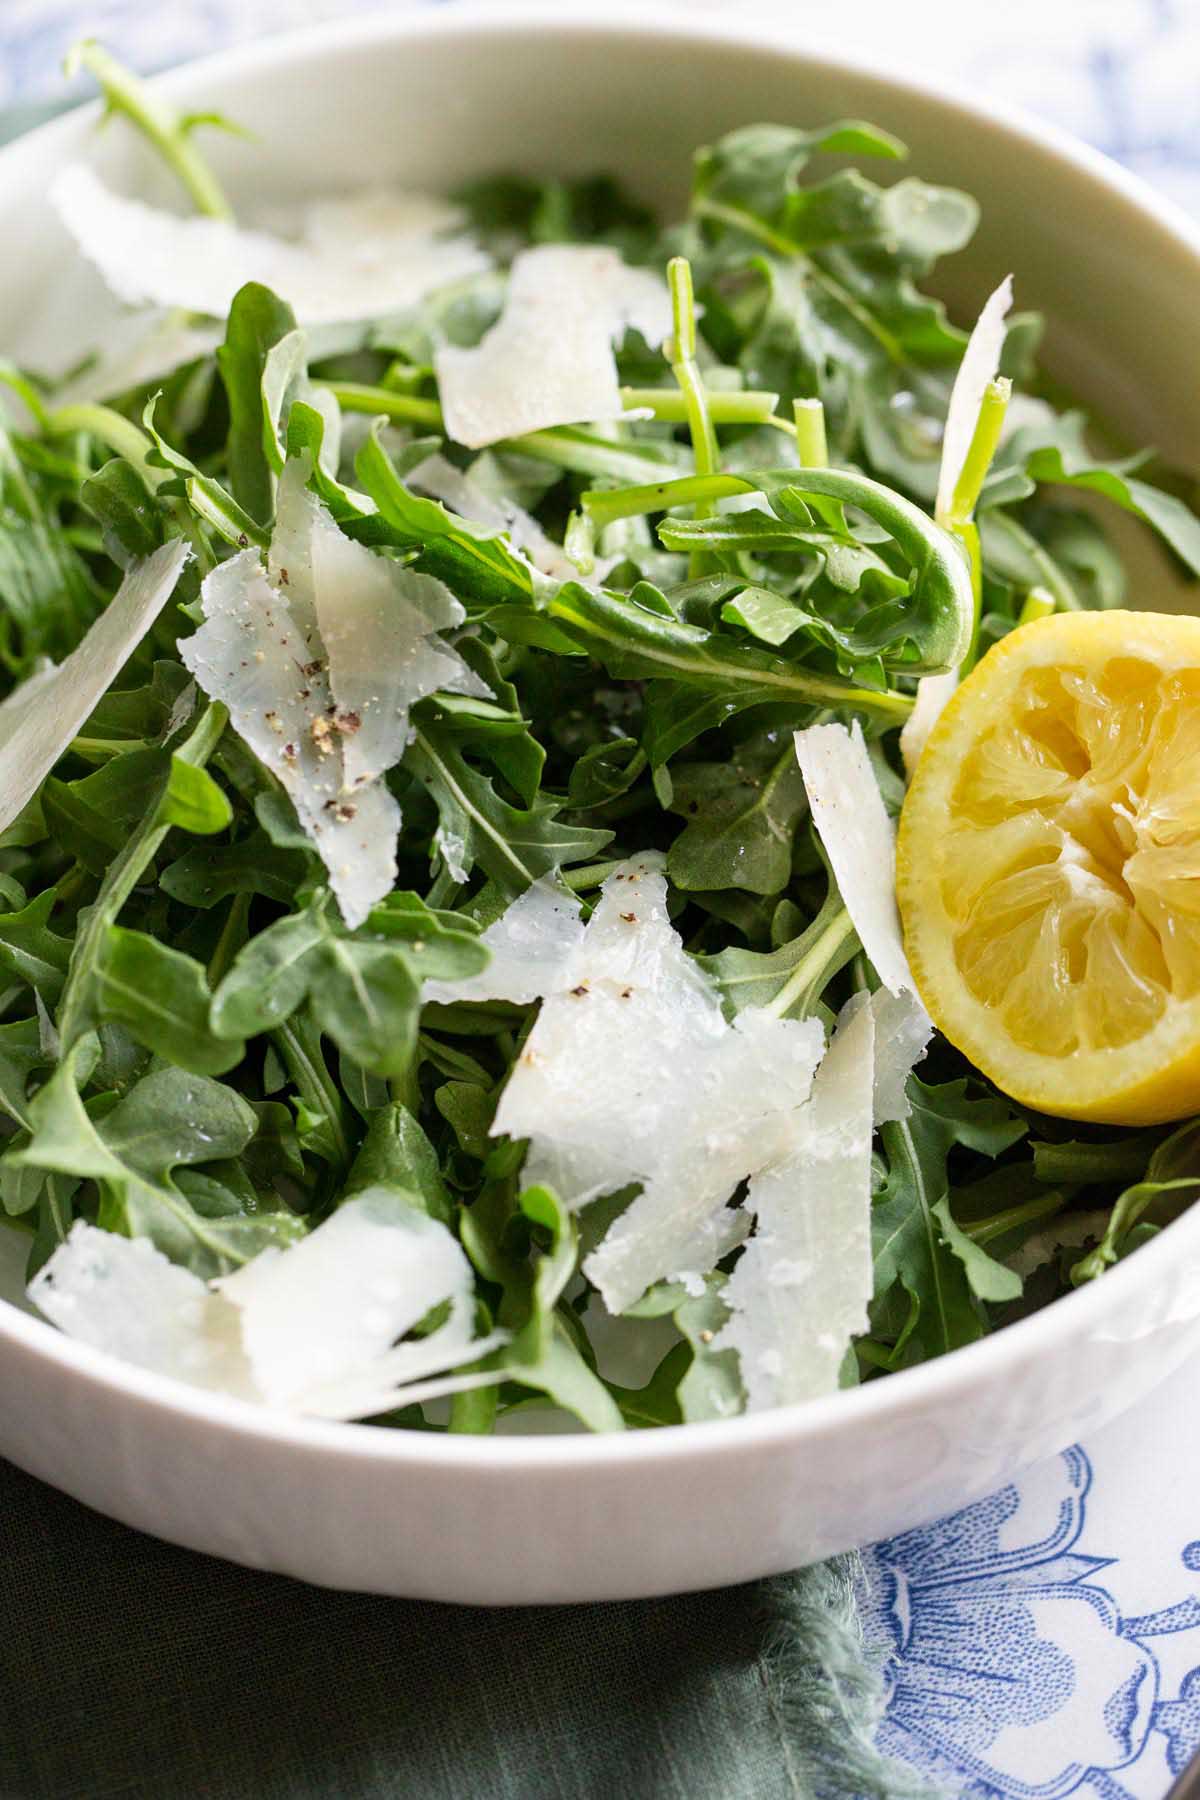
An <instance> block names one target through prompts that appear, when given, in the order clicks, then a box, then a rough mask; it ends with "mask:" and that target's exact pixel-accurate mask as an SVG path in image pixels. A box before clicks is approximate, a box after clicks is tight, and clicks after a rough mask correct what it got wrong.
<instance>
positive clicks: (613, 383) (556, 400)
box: [434, 244, 671, 449]
mask: <svg viewBox="0 0 1200 1800" xmlns="http://www.w3.org/2000/svg"><path fill="white" fill-rule="evenodd" d="M630 328H632V329H634V330H637V331H640V332H641V334H642V336H643V337H644V338H645V339H646V341H647V343H648V344H650V345H651V346H652V347H657V346H658V345H659V344H661V343H662V341H663V339H664V338H665V337H666V336H667V335H668V333H669V332H670V330H671V303H670V297H669V295H668V293H667V289H666V286H665V285H664V283H663V281H662V279H661V277H660V276H658V275H653V274H651V273H650V272H649V270H646V269H632V268H630V267H629V266H628V265H627V264H626V263H624V262H623V261H622V260H621V258H620V256H619V255H618V254H617V252H616V251H615V250H610V249H606V248H604V247H603V246H596V245H586V244H544V245H541V246H539V247H538V248H537V249H534V250H523V251H522V252H521V253H520V254H519V255H518V256H517V257H515V258H514V260H513V265H512V270H511V273H510V275H509V285H508V297H507V300H506V301H505V306H504V311H503V313H502V314H501V316H500V318H499V319H498V320H497V322H496V323H495V324H494V325H493V326H492V328H491V329H490V331H487V332H486V333H485V334H484V336H483V338H482V339H481V340H480V342H479V343H478V344H477V345H475V347H474V348H473V349H470V350H464V349H459V348H457V347H455V346H453V345H450V344H442V345H440V346H439V347H438V348H437V349H436V350H435V352H434V370H435V372H436V374H437V379H438V390H439V393H440V396H441V403H442V414H443V417H444V419H445V422H446V430H447V431H448V432H449V434H450V436H451V437H452V438H454V439H455V441H456V442H457V443H460V444H466V445H468V446H469V447H470V448H471V449H480V448H482V446H483V445H485V444H494V443H498V442H499V441H500V439H502V438H510V437H521V436H522V435H523V434H524V433H525V432H527V431H541V430H545V429H546V428H548V427H550V426H554V425H570V424H580V423H582V422H585V421H591V420H602V419H615V418H619V417H620V416H621V412H622V408H621V394H620V389H619V387H618V384H617V364H616V359H615V357H614V355H613V345H614V344H615V343H619V342H620V340H621V338H622V337H623V336H624V334H625V332H626V331H627V330H629V329H630Z"/></svg>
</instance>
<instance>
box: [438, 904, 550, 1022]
mask: <svg viewBox="0 0 1200 1800" xmlns="http://www.w3.org/2000/svg"><path fill="white" fill-rule="evenodd" d="M582 941H583V926H582V924H581V923H580V919H579V902H578V900H575V899H573V898H568V896H567V895H566V894H564V893H563V892H562V890H561V888H558V887H556V886H555V884H554V882H553V881H550V880H548V879H547V878H545V877H543V878H542V879H541V880H540V881H535V882H534V883H533V885H532V886H531V887H527V888H526V890H525V892H524V893H523V894H521V895H520V896H519V897H518V898H517V899H516V900H514V901H513V902H512V903H511V905H509V906H508V907H506V908H505V910H504V912H502V913H501V915H500V917H499V918H498V919H497V920H496V921H495V923H494V924H492V925H489V926H488V928H487V930H486V931H485V932H484V933H483V935H482V937H481V939H480V942H481V943H482V944H483V945H484V947H485V948H486V949H487V950H488V952H489V953H490V956H491V961H490V962H489V963H488V966H487V968H486V969H483V970H482V971H481V972H480V973H479V974H478V975H468V976H467V977H466V978H465V979H464V980H462V981H427V982H426V983H425V986H424V989H423V990H422V997H423V998H424V999H425V1000H427V1001H429V1000H434V1001H437V1002H438V1003H439V1004H441V1005H443V1006H448V1005H450V1004H451V1003H452V1002H454V1001H456V1000H511V1001H513V1002H514V1003H515V1004H516V1005H518V1006H527V1005H528V1004H529V1003H530V1001H533V1000H539V999H541V997H542V995H543V994H551V993H553V992H554V991H555V989H556V988H559V987H561V986H562V983H563V977H564V974H565V971H566V969H567V967H568V965H569V963H570V961H571V958H572V957H573V956H574V955H575V953H576V951H577V950H578V948H579V946H580V944H581V943H582Z"/></svg>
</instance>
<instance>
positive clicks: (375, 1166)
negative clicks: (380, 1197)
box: [342, 1102, 454, 1225]
mask: <svg viewBox="0 0 1200 1800" xmlns="http://www.w3.org/2000/svg"><path fill="white" fill-rule="evenodd" d="M373 1187H387V1188H398V1189H400V1190H402V1191H403V1192H404V1193H406V1194H408V1195H409V1196H410V1198H411V1199H412V1200H413V1201H414V1202H415V1203H419V1204H420V1205H421V1206H422V1207H423V1209H424V1210H425V1211H426V1212H427V1213H428V1214H429V1216H430V1217H431V1218H433V1219H440V1220H441V1222H442V1224H443V1225H449V1224H451V1223H452V1222H453V1218H454V1208H453V1205H452V1204H451V1200H450V1194H449V1191H448V1189H447V1187H446V1184H445V1182H444V1181H443V1180H442V1173H441V1170H440V1168H439V1167H438V1159H437V1155H436V1153H435V1151H434V1148H433V1145H432V1144H431V1143H430V1141H429V1139H428V1138H427V1137H426V1135H425V1133H424V1131H422V1129H421V1127H420V1125H419V1124H418V1122H417V1120H416V1119H415V1118H414V1117H413V1115H412V1113H410V1112H409V1110H408V1108H407V1107H406V1106H401V1105H400V1104H399V1102H395V1103H393V1104H392V1105H389V1106H381V1107H379V1108H378V1109H377V1110H376V1111H375V1112H373V1113H372V1114H371V1117H370V1119H369V1121H368V1124H367V1132H366V1136H365V1137H364V1138H363V1141H362V1143H361V1144H360V1145H359V1147H358V1153H357V1155H356V1156H355V1158H354V1161H353V1163H352V1164H351V1165H350V1173H349V1175H348V1176H347V1177H346V1185H345V1188H344V1189H343V1191H342V1198H343V1199H345V1200H348V1199H349V1198H350V1196H351V1195H352V1194H357V1193H360V1192H361V1191H362V1190H363V1189H364V1188H373Z"/></svg>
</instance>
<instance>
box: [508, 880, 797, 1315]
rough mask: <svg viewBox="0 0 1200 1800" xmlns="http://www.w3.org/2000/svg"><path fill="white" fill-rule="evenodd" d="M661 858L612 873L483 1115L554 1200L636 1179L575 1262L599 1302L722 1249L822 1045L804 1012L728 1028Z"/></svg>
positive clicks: (707, 1260)
mask: <svg viewBox="0 0 1200 1800" xmlns="http://www.w3.org/2000/svg"><path fill="white" fill-rule="evenodd" d="M662 867H663V864H662V858H661V857H660V856H657V855H653V854H648V855H646V856H642V857H639V858H636V859H634V860H632V861H630V862H627V863H625V864H623V865H622V867H621V868H620V869H618V870H617V871H615V873H614V874H612V875H610V876H609V878H608V880H607V881H606V882H605V883H604V887H603V889H602V890H601V897H600V900H599V901H598V903H597V906H596V909H595V911H594V913H593V915H592V918H591V921H590V922H589V924H588V926H587V929H586V931H585V932H584V934H583V938H582V941H581V943H580V944H579V946H578V948H577V950H576V951H575V953H574V954H573V955H572V956H571V957H570V958H569V959H568V960H567V962H566V964H565V965H564V968H563V972H562V975H561V977H560V986H559V987H558V988H557V989H556V990H555V991H554V992H552V993H550V994H548V995H547V997H546V999H545V1001H544V1003H543V1006H542V1010H541V1014H540V1015H539V1018H538V1022H537V1024H536V1025H535V1026H534V1029H533V1031H532V1032H531V1033H530V1035H529V1038H528V1039H527V1041H526V1044H525V1048H524V1050H523V1052H522V1054H521V1057H520V1059H519V1061H518V1063H517V1065H516V1068H515V1069H514V1071H513V1073H512V1075H511V1076H510V1078H509V1082H508V1086H507V1088H506V1089H505V1092H504V1095H503V1097H502V1099H501V1102H500V1106H499V1108H498V1110H497V1113H496V1119H495V1123H494V1126H493V1130H494V1132H495V1133H496V1134H497V1135H502V1134H505V1133H507V1134H508V1135H510V1136H512V1137H528V1138H529V1139H530V1150H529V1156H528V1158H527V1161H526V1170H525V1173H526V1178H527V1179H528V1180H529V1181H531V1182H545V1183H546V1184H547V1185H549V1186H552V1187H553V1188H555V1190H556V1191H557V1192H558V1194H559V1195H560V1197H561V1198H562V1200H563V1201H564V1203H565V1204H566V1205H567V1206H570V1207H572V1208H578V1207H581V1206H585V1205H586V1204H587V1203H588V1202H589V1201H591V1200H594V1199H596V1198H597V1197H598V1196H599V1195H601V1194H605V1193H612V1192H614V1191H616V1190H617V1189H619V1188H622V1187H626V1186H629V1185H631V1184H633V1183H638V1184H640V1186H641V1190H642V1191H641V1193H640V1194H639V1195H638V1196H637V1198H636V1199H634V1200H633V1201H632V1202H631V1204H630V1205H629V1206H628V1207H627V1208H626V1210H625V1211H624V1212H623V1213H622V1214H621V1216H620V1217H619V1218H618V1219H617V1220H616V1222H615V1223H614V1224H613V1225H612V1226H611V1227H610V1229H609V1231H608V1234H607V1236H606V1237H605V1238H604V1239H603V1241H602V1242H601V1243H600V1245H599V1246H598V1247H597V1249H595V1250H594V1251H593V1252H592V1254H591V1255H590V1256H589V1257H588V1259H587V1261H586V1262H585V1264H584V1270H585V1273H586V1274H587V1275H588V1277H589V1279H591V1280H592V1281H593V1282H594V1283H595V1284H596V1286H597V1287H598V1288H599V1290H600V1292H601V1295H602V1296H603V1299H604V1302H605V1304H606V1306H608V1308H609V1310H610V1311H613V1312H619V1311H621V1310H622V1309H623V1308H624V1307H626V1306H628V1305H630V1304H631V1303H632V1302H633V1301H635V1300H636V1299H637V1298H638V1297H639V1295H640V1294H642V1293H643V1292H644V1290H645V1289H646V1288H647V1287H649V1286H650V1285H651V1283H652V1282H654V1281H658V1280H661V1279H663V1278H664V1277H666V1276H668V1275H669V1274H671V1273H672V1271H675V1270H678V1269H687V1270H694V1271H697V1272H703V1271H705V1270H707V1269H711V1268H712V1267H713V1264H714V1263H715V1262H716V1261H717V1259H718V1258H719V1257H720V1256H721V1255H723V1254H724V1253H725V1250H726V1249H728V1248H729V1246H730V1243H731V1241H736V1237H734V1238H733V1239H732V1240H731V1235H730V1232H731V1224H732V1228H733V1230H734V1231H736V1229H737V1225H736V1221H735V1215H732V1214H730V1213H729V1212H728V1208H727V1203H728V1202H729V1200H730V1199H731V1198H732V1196H733V1194H734V1192H735V1190H736V1188H737V1186H738V1184H739V1183H740V1182H741V1181H742V1180H743V1179H745V1178H746V1177H747V1176H748V1175H751V1174H753V1173H754V1172H755V1171H756V1170H757V1169H758V1168H760V1167H761V1166H762V1164H763V1162H764V1160H769V1159H770V1157H771V1156H772V1154H775V1153H777V1152H778V1150H779V1148H780V1146H781V1145H782V1144H783V1143H785V1142H786V1138H787V1120H788V1117H789V1115H790V1114H791V1113H792V1112H793V1111H794V1110H795V1108H796V1107H798V1106H799V1105H800V1104H801V1103H802V1102H803V1101H804V1100H805V1099H806V1098H807V1095H808V1092H809V1088H810V1085H811V1082H812V1075H813V1070H814V1068H815V1067H816V1064H817V1060H818V1058H819V1056H820V1053H821V1029H820V1026H819V1024H818V1023H817V1022H816V1021H815V1020H806V1021H803V1022H799V1021H794V1020H791V1021H781V1020H777V1019H774V1018H771V1017H769V1016H768V1015H767V1014H766V1013H765V1012H763V1011H760V1010H756V1009H754V1008H747V1009H745V1010H744V1011H743V1012H741V1013H740V1014H739V1015H738V1018H737V1020H736V1022H735V1024H734V1025H732V1026H731V1025H729V1024H728V1023H727V1022H726V1020H725V1018H724V1016H723V1014H722V1011H721V1007H720V1003H719V1001H718V998H717V995H716V993H715V991H714V990H713V989H712V988H711V987H710V985H709V983H708V982H707V980H706V979H705V977H704V976H703V975H702V973H701V971H700V970H699V969H698V968H697V966H696V964H695V963H694V962H693V961H692V959H691V958H690V957H689V956H688V955H687V954H686V952H685V951H684V948H683V945H682V942H681V941H680V939H679V937H678V935H677V933H676V932H675V931H674V929H673V928H672V926H671V923H670V921H669V919H668V917H667V910H666V883H665V880H664V878H663V874H662Z"/></svg>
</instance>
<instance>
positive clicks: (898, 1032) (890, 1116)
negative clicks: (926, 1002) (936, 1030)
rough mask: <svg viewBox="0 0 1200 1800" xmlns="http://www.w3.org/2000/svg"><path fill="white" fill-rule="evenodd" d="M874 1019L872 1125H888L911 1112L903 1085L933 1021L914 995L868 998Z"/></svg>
mask: <svg viewBox="0 0 1200 1800" xmlns="http://www.w3.org/2000/svg"><path fill="white" fill-rule="evenodd" d="M871 1011H872V1012H873V1013H874V1015H875V1123H876V1125H889V1124H891V1122H892V1121H893V1120H895V1119H907V1117H908V1115H909V1113H910V1112H911V1111H912V1108H911V1106H910V1105H909V1101H908V1095H907V1094H906V1093H905V1091H904V1088H905V1083H906V1082H907V1080H908V1078H909V1076H910V1075H911V1074H912V1071H913V1070H914V1068H915V1067H916V1066H917V1064H918V1063H919V1062H920V1060H921V1058H922V1057H923V1056H924V1054H925V1052H926V1050H927V1049H928V1048H929V1040H930V1038H931V1037H932V1036H933V1020H932V1019H931V1018H930V1017H929V1014H928V1013H927V1012H926V1011H925V1008H924V1007H923V1006H922V1005H921V1002H920V1001H919V1000H918V999H917V997H916V995H915V994H908V993H903V994H889V993H888V991H887V989H886V988H880V989H879V991H878V993H875V994H872V995H871Z"/></svg>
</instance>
